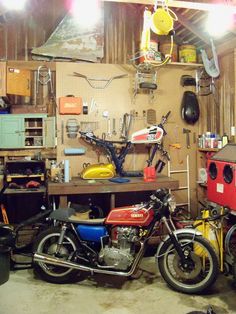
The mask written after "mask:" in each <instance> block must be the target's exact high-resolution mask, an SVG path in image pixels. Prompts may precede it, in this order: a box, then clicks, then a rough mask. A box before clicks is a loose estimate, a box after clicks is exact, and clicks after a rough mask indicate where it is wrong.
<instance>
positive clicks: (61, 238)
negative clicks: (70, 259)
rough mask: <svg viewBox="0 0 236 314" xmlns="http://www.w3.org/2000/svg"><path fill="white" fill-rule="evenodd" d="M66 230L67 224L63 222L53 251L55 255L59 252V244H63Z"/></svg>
mask: <svg viewBox="0 0 236 314" xmlns="http://www.w3.org/2000/svg"><path fill="white" fill-rule="evenodd" d="M66 230H67V226H66V224H63V225H62V227H61V233H60V237H59V239H58V243H57V248H56V252H55V255H56V256H57V255H58V254H59V253H60V249H61V246H62V244H63V240H64V237H65V233H66Z"/></svg>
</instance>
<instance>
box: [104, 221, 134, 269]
mask: <svg viewBox="0 0 236 314" xmlns="http://www.w3.org/2000/svg"><path fill="white" fill-rule="evenodd" d="M116 231H117V241H112V245H106V246H105V247H104V248H102V249H101V251H100V253H99V260H100V262H103V263H105V264H106V265H107V266H113V267H114V269H119V270H126V269H127V268H128V267H129V266H130V265H131V264H132V262H133V260H134V255H135V242H136V241H137V240H138V229H137V228H134V227H117V229H116Z"/></svg>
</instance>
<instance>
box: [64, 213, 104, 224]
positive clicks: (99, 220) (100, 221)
mask: <svg viewBox="0 0 236 314" xmlns="http://www.w3.org/2000/svg"><path fill="white" fill-rule="evenodd" d="M69 221H70V222H75V223H78V224H81V225H103V224H104V221H105V218H96V219H85V220H81V219H78V217H76V216H75V215H72V216H70V217H69Z"/></svg>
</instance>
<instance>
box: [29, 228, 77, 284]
mask: <svg viewBox="0 0 236 314" xmlns="http://www.w3.org/2000/svg"><path fill="white" fill-rule="evenodd" d="M60 232H61V229H60V228H58V227H52V228H49V229H47V230H45V231H44V232H42V233H41V234H40V235H39V237H38V238H37V239H36V241H35V244H34V252H37V253H44V254H48V255H51V256H54V257H57V258H60V259H62V260H73V258H74V256H75V251H76V250H77V249H78V244H77V241H76V239H75V237H74V236H73V235H72V234H71V233H66V235H65V237H64V240H63V243H62V246H61V247H60V249H59V251H58V252H57V243H58V240H59V237H60ZM56 252H57V253H56ZM34 270H35V272H36V274H37V275H39V276H40V277H41V278H42V279H44V280H46V281H49V282H53V283H66V282H70V281H72V280H73V279H74V278H75V275H76V274H77V273H78V271H77V270H74V269H71V268H68V267H62V266H56V265H50V264H46V263H43V262H35V264H34Z"/></svg>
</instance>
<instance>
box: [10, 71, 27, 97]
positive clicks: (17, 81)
mask: <svg viewBox="0 0 236 314" xmlns="http://www.w3.org/2000/svg"><path fill="white" fill-rule="evenodd" d="M7 94H13V95H19V96H30V95H31V71H30V70H25V69H21V68H16V67H9V66H8V67H7Z"/></svg>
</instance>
